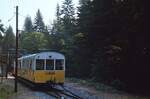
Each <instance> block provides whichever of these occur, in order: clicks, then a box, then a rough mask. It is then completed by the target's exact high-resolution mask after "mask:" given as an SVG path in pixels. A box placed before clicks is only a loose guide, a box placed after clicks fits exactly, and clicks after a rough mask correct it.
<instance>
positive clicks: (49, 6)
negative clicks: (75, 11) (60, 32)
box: [0, 0, 78, 32]
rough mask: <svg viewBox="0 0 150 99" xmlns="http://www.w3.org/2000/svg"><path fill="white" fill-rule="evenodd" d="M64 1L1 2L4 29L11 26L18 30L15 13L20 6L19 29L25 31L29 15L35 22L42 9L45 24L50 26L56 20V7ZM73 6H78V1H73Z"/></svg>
mask: <svg viewBox="0 0 150 99" xmlns="http://www.w3.org/2000/svg"><path fill="white" fill-rule="evenodd" d="M63 1H64V0H0V19H1V21H2V23H3V24H4V27H5V28H6V27H8V26H9V25H11V26H12V27H13V31H14V32H15V28H16V23H15V22H16V18H15V11H16V8H15V7H16V5H18V6H19V19H18V20H19V23H18V29H19V30H23V24H24V20H25V17H26V16H27V15H29V16H31V18H32V21H34V18H35V15H36V12H37V10H38V9H40V11H41V13H42V16H43V20H44V23H45V24H46V25H50V24H52V22H53V19H55V13H56V5H57V3H59V4H60V5H61V4H62V2H63ZM73 4H74V5H75V6H78V0H73Z"/></svg>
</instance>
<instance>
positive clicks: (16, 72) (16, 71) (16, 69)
mask: <svg viewBox="0 0 150 99" xmlns="http://www.w3.org/2000/svg"><path fill="white" fill-rule="evenodd" d="M15 65H16V66H15V92H17V82H18V78H17V76H18V75H17V74H18V6H16V64H15Z"/></svg>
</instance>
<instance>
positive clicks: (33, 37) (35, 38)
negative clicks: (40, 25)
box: [20, 32, 47, 53]
mask: <svg viewBox="0 0 150 99" xmlns="http://www.w3.org/2000/svg"><path fill="white" fill-rule="evenodd" d="M46 45H47V40H46V39H45V35H44V34H43V33H40V32H31V33H23V34H22V35H21V44H20V46H21V48H22V49H26V50H27V51H29V52H32V53H34V52H37V51H38V50H40V49H45V48H46Z"/></svg>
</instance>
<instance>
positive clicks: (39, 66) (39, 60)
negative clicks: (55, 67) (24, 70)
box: [36, 59, 44, 70]
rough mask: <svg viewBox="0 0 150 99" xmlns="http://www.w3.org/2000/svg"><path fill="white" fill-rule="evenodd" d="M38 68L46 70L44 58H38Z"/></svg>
mask: <svg viewBox="0 0 150 99" xmlns="http://www.w3.org/2000/svg"><path fill="white" fill-rule="evenodd" d="M36 70H44V59H37V60H36Z"/></svg>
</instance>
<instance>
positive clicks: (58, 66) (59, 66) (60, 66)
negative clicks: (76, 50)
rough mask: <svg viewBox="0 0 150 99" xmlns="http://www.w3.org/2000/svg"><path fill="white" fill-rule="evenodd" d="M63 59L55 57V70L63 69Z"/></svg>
mask: <svg viewBox="0 0 150 99" xmlns="http://www.w3.org/2000/svg"><path fill="white" fill-rule="evenodd" d="M63 65H64V60H63V59H57V60H56V64H55V68H56V70H63Z"/></svg>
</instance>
